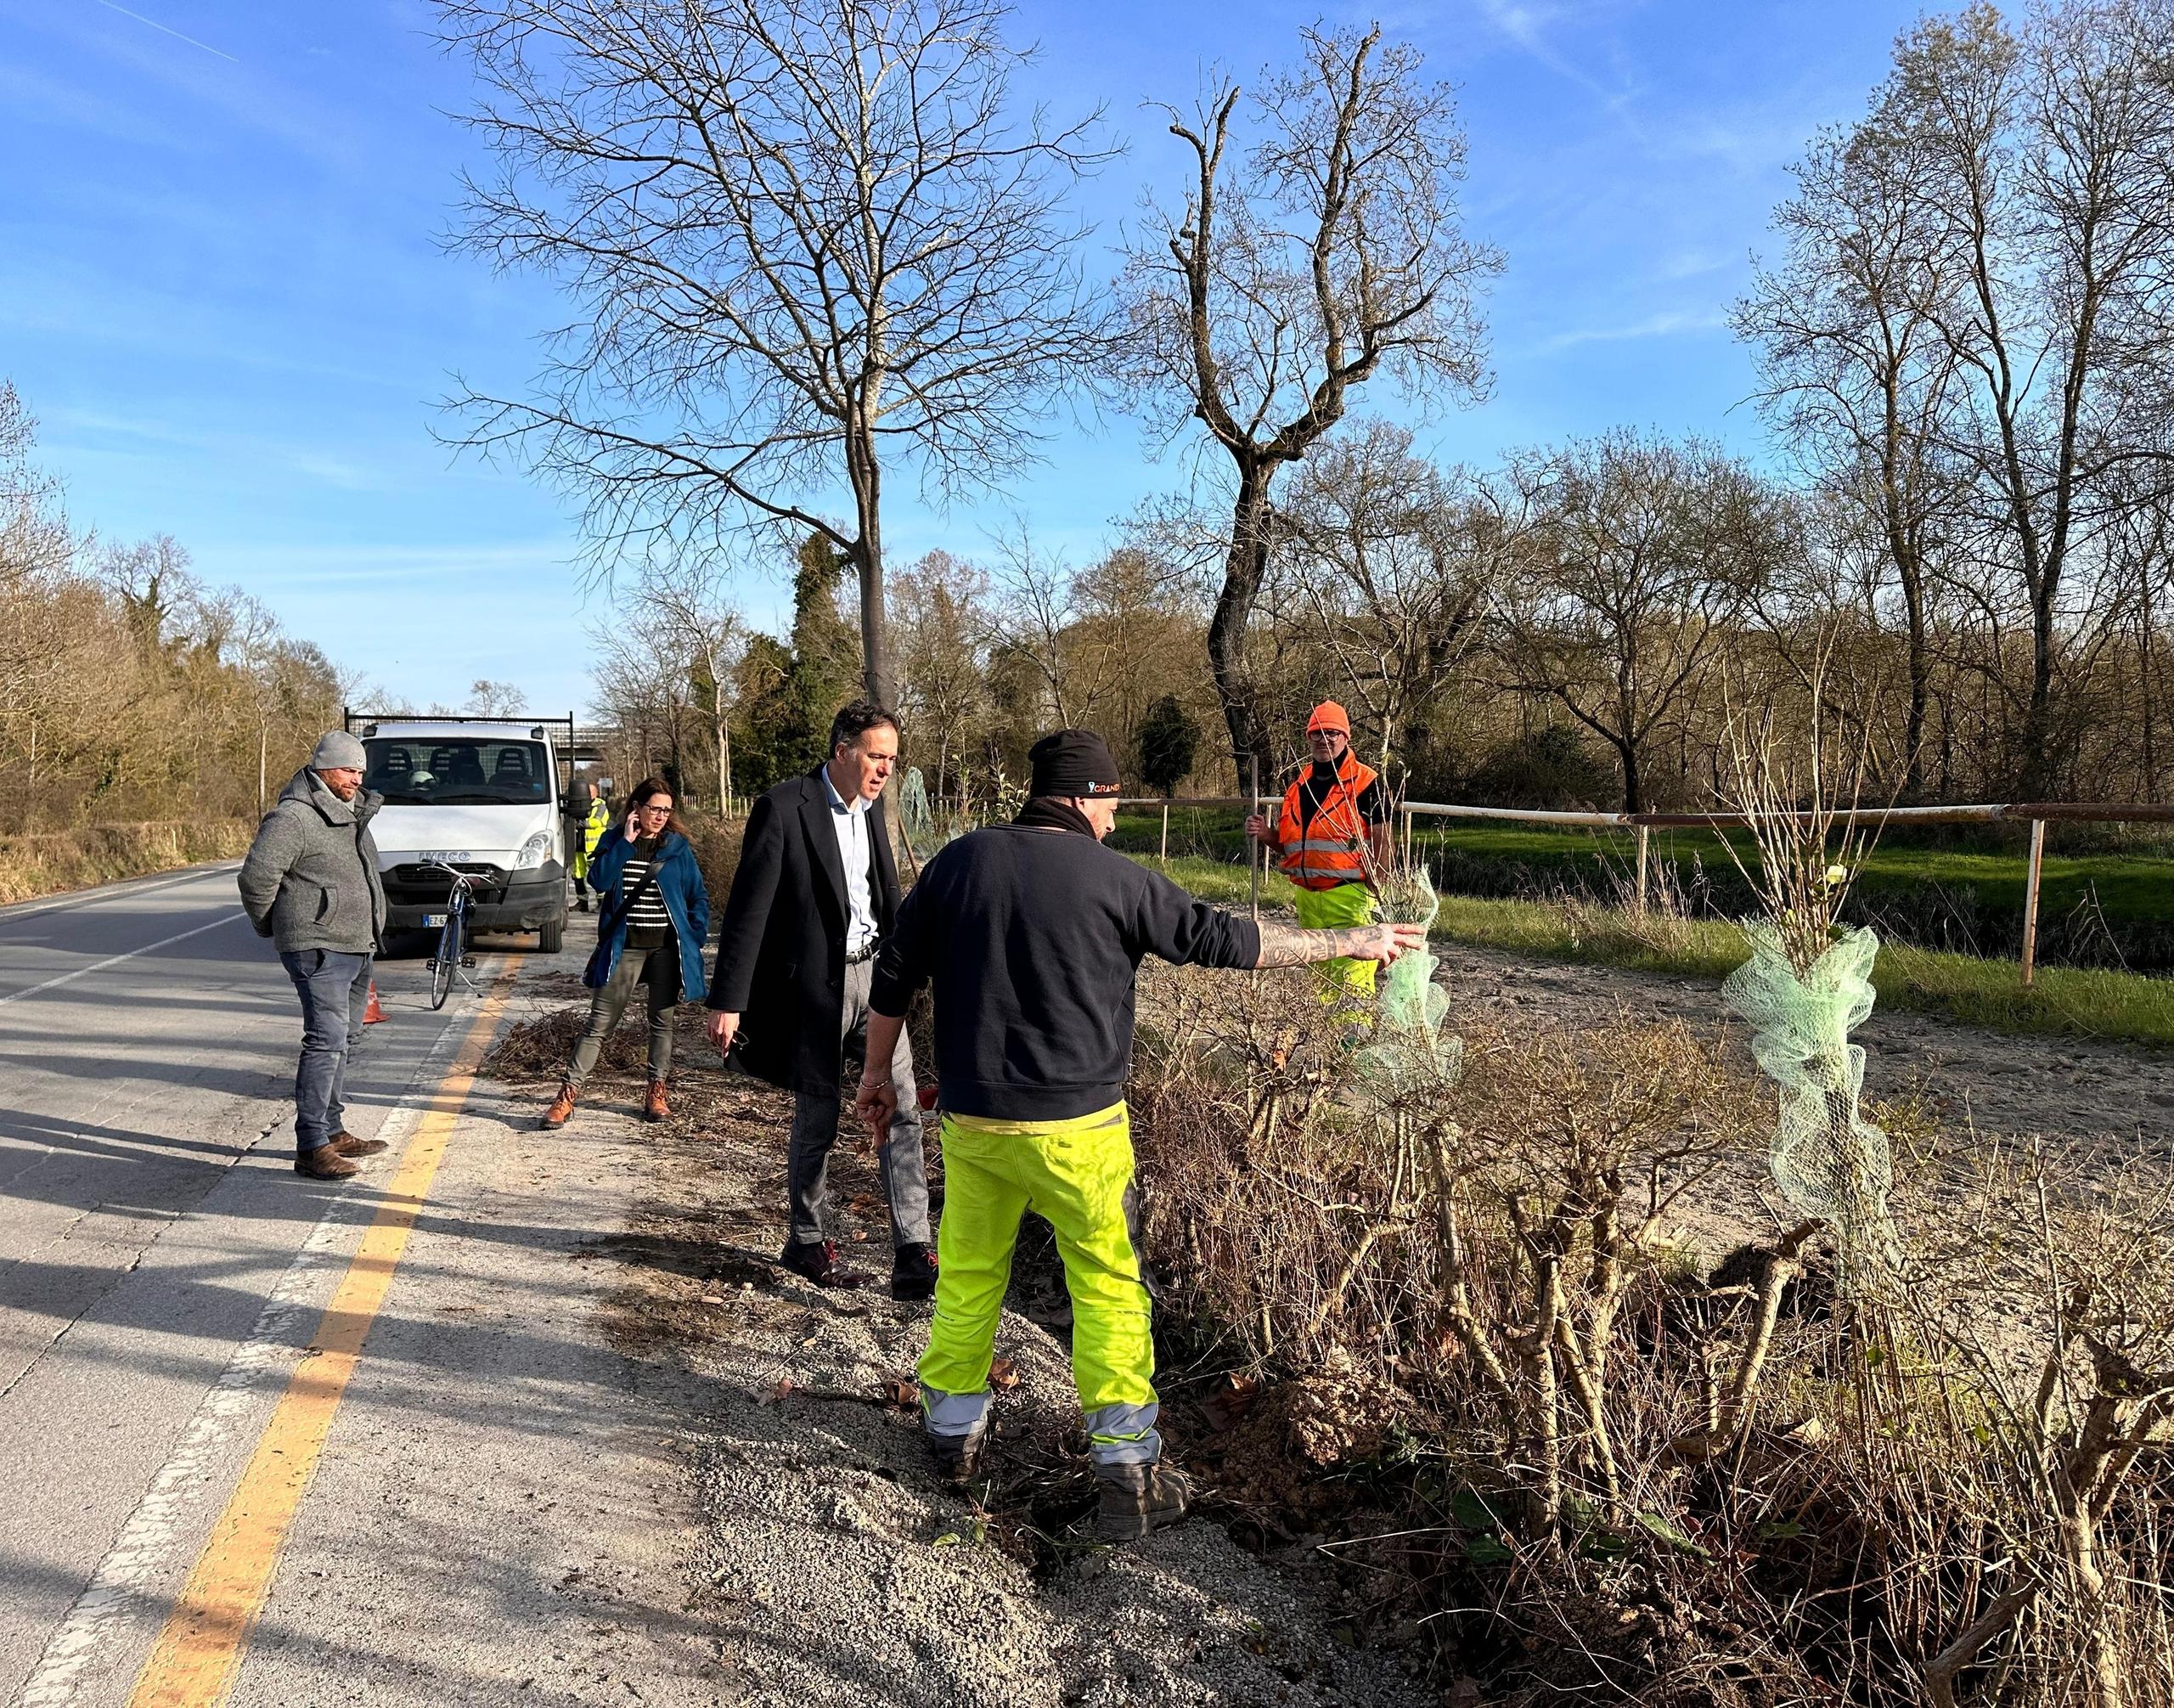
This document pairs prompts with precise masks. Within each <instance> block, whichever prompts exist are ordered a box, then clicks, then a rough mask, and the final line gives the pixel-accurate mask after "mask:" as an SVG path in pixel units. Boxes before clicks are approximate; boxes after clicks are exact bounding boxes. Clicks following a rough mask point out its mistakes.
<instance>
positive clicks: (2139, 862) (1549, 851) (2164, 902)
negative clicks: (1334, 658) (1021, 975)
mask: <svg viewBox="0 0 2174 1708" xmlns="http://www.w3.org/2000/svg"><path fill="white" fill-rule="evenodd" d="M1238 819H1239V815H1237V814H1236V812H1234V811H1230V810H1212V809H1202V810H1186V809H1174V811H1173V812H1172V814H1171V817H1170V841H1171V848H1172V852H1173V853H1185V854H1210V855H1216V854H1219V855H1224V856H1226V857H1235V856H1236V854H1237V852H1238V843H1239V833H1238ZM1161 826H1162V817H1161V815H1160V814H1159V813H1157V812H1154V811H1152V810H1141V811H1129V812H1124V813H1121V814H1119V815H1118V831H1119V834H1120V837H1121V838H1122V840H1123V842H1124V846H1125V847H1127V848H1130V849H1132V850H1134V851H1135V852H1144V851H1146V849H1148V848H1153V847H1154V846H1155V845H1156V843H1157V838H1158V837H1159V835H1160V831H1161ZM2066 828H2067V827H2066V826H2060V825H2056V826H2053V827H2052V830H2051V831H2050V832H2049V840H2048V843H2047V854H2046V859H2045V868H2044V875H2043V879H2042V888H2041V893H2040V897H2039V906H2040V909H2041V910H2042V912H2045V913H2047V914H2053V913H2063V912H2066V911H2068V910H2070V909H2072V908H2074V907H2075V906H2077V905H2079V904H2081V902H2082V900H2083V899H2084V895H2085V892H2086V889H2087V888H2092V889H2095V890H2096V891H2097V893H2098V905H2099V906H2100V907H2101V908H2102V909H2104V911H2105V913H2106V915H2107V916H2108V917H2109V919H2110V918H2120V919H2132V920H2152V921H2165V922H2174V837H2165V838H2160V839H2158V840H2157V841H2155V842H2153V843H2143V844H2142V845H2140V846H2139V847H2137V848H2135V849H2132V850H2127V849H2125V850H2118V851H2116V850H2096V851H2092V852H2087V853H2075V854H2064V853H2062V852H2061V851H2060V846H2059V844H2060V838H2061V836H2062V833H2063V831H2064V829H2066ZM2007 834H2008V836H2011V837H2013V841H2014V843H2015V846H2014V847H2013V848H2012V849H2008V848H2001V849H1973V848H1947V847H1937V846H1933V847H1929V846H1924V845H1923V844H1922V843H1911V842H1906V841H1904V840H1903V839H1902V838H1901V836H1899V835H1890V836H1889V837H1884V838H1883V839H1882V841H1881V843H1879V845H1878V846H1877V847H1875V848H1873V853H1872V855H1871V857H1870V859H1868V860H1867V861H1866V862H1865V865H1864V868H1863V871H1862V872H1861V875H1860V877H1859V878H1858V882H1859V883H1860V885H1861V886H1862V887H1863V888H1866V889H1867V890H1868V891H1875V892H1876V891H1878V890H1880V889H1898V888H1905V887H1907V886H1912V885H1918V884H1926V883H1937V884H1942V885H1945V886H1946V887H1948V888H1954V889H1961V888H1965V887H1968V888H1972V889H1974V890H1975V891H1976V892H1977V894H1978V897H1979V899H1980V901H1981V902H1983V903H1985V905H1990V906H1999V907H2008V908H2013V909H2016V910H2021V908H2022V906H2023V898H2024V881H2025V855H2024V848H2023V837H2024V833H2023V831H2022V830H2021V828H2020V827H2015V828H2013V830H2011V831H2008V832H2007ZM1726 835H1727V837H1728V840H1729V842H1730V843H1732V844H1733V845H1734V847H1735V848H1736V851H1737V854H1738V856H1739V857H1740V858H1742V859H1743V860H1744V862H1745V863H1746V864H1747V865H1753V864H1755V856H1754V852H1753V849H1752V846H1751V839H1750V836H1749V832H1747V831H1729V832H1727V833H1726ZM1722 836H1723V833H1722V832H1720V831H1654V832H1653V837H1652V843H1651V846H1652V857H1653V860H1654V861H1655V862H1657V863H1659V862H1672V863H1674V864H1675V865H1676V867H1677V869H1678V870H1679V871H1691V870H1692V869H1693V868H1694V866H1697V865H1704V867H1705V868H1706V869H1707V870H1709V871H1713V872H1716V873H1719V872H1723V871H1734V870H1735V867H1734V865H1733V864H1732V861H1731V860H1730V856H1729V851H1728V849H1727V848H1724V847H1723V846H1722ZM1416 841H1417V843H1418V844H1419V846H1420V847H1421V848H1424V849H1426V850H1427V851H1428V852H1430V853H1454V854H1462V855H1463V856H1465V857H1467V858H1469V859H1473V860H1495V861H1500V862H1501V863H1503V864H1504V865H1519V866H1523V867H1525V868H1527V869H1529V871H1533V872H1535V873H1554V874H1559V875H1561V876H1564V877H1568V876H1569V875H1571V874H1573V873H1580V874H1583V875H1585V876H1586V877H1588V878H1590V877H1592V876H1593V875H1595V874H1601V873H1606V874H1611V875H1614V876H1618V877H1625V878H1626V879H1627V877H1628V876H1629V875H1630V873H1631V872H1632V871H1634V870H1635V869H1636V864H1637V858H1638V844H1637V838H1636V835H1635V834H1634V833H1633V832H1630V831H1582V830H1552V829H1549V828H1546V827H1545V826H1532V825H1514V824H1486V823H1478V824H1469V823H1468V824H1458V825H1455V826H1448V825H1441V824H1431V825H1430V824H1428V823H1427V822H1426V821H1424V820H1422V821H1421V823H1420V826H1419V827H1418V830H1417V832H1416Z"/></svg>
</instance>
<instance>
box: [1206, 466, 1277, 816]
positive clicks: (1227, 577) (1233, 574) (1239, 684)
mask: <svg viewBox="0 0 2174 1708" xmlns="http://www.w3.org/2000/svg"><path fill="white" fill-rule="evenodd" d="M1272 472H1273V465H1270V466H1269V467H1266V468H1263V467H1259V466H1257V465H1252V464H1248V463H1241V464H1240V465H1239V470H1238V495H1237V498H1236V500H1235V501H1234V502H1233V504H1232V505H1231V546H1230V550H1229V553H1228V554H1227V555H1225V558H1224V561H1223V587H1222V590H1221V591H1220V592H1219V593H1218V594H1217V595H1215V615H1214V619H1213V620H1212V621H1211V622H1210V623H1208V666H1209V668H1210V669H1212V670H1213V671H1214V675H1215V692H1216V696H1217V697H1218V698H1219V700H1221V702H1223V721H1224V724H1225V725H1226V726H1227V727H1228V729H1229V730H1230V732H1231V764H1232V765H1233V766H1234V767H1235V768H1236V772H1237V775H1238V779H1239V781H1240V783H1241V785H1242V784H1243V782H1244V781H1245V777H1246V772H1247V766H1248V763H1249V762H1251V761H1253V760H1255V759H1258V760H1259V761H1260V763H1261V764H1262V766H1263V768H1264V769H1269V770H1270V772H1271V775H1272V773H1273V760H1272V758H1271V756H1270V754H1269V753H1268V752H1267V741H1266V731H1265V730H1263V729H1262V728H1261V727H1260V721H1259V719H1258V718H1257V717H1255V715H1254V709H1253V685H1252V684H1251V682H1250V681H1248V679H1247V676H1246V666H1245V651H1246V628H1247V624H1248V623H1249V622H1250V621H1251V620H1252V617H1253V600H1255V599H1257V598H1258V597H1259V595H1260V584H1261V580H1262V578H1263V577H1264V575H1265V574H1266V573H1267V571H1268V520H1269V501H1268V487H1269V481H1270V476H1271V474H1272Z"/></svg>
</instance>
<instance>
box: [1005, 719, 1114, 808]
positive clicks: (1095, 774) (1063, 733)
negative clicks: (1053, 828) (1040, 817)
mask: <svg viewBox="0 0 2174 1708" xmlns="http://www.w3.org/2000/svg"><path fill="white" fill-rule="evenodd" d="M1027 762H1028V764H1029V765H1031V766H1032V767H1033V778H1032V781H1030V782H1029V783H1028V793H1029V794H1033V795H1062V796H1067V797H1073V798H1081V797H1085V796H1089V795H1114V794H1115V793H1117V792H1118V789H1119V788H1120V787H1121V786H1122V784H1121V783H1120V781H1119V780H1118V762H1117V759H1116V758H1115V756H1114V755H1112V753H1111V752H1110V749H1109V744H1108V743H1107V742H1106V741H1103V740H1102V738H1101V736H1098V735H1096V734H1095V732H1094V731H1093V730H1057V731H1056V733H1055V734H1053V735H1048V736H1043V737H1042V739H1041V740H1040V741H1037V742H1035V743H1034V745H1033V747H1030V748H1028V750H1027Z"/></svg>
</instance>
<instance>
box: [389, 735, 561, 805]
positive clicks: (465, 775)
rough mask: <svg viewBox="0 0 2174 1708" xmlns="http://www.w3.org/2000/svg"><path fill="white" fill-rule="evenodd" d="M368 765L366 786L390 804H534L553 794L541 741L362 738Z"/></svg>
mask: <svg viewBox="0 0 2174 1708" xmlns="http://www.w3.org/2000/svg"><path fill="white" fill-rule="evenodd" d="M363 751H364V752H365V753H368V754H369V762H370V763H369V770H368V771H367V772H366V773H364V775H363V787H364V788H366V789H375V791H376V792H378V793H379V794H380V795H383V796H384V797H385V803H386V805H387V806H389V807H456V806H457V807H495V806H534V805H537V804H538V803H542V802H544V801H548V800H549V799H550V798H551V777H550V772H549V767H548V766H547V765H546V764H545V763H544V744H543V743H542V742H540V741H490V740H488V739H487V738H479V737H475V736H420V737H418V738H416V739H414V740H413V741H388V740H386V739H385V738H383V737H378V738H376V739H374V740H371V741H365V742H363Z"/></svg>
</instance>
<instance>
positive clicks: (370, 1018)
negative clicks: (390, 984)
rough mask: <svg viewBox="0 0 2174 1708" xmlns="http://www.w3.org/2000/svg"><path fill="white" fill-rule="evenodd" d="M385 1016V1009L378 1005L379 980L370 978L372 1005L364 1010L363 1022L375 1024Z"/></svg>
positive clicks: (366, 1024)
mask: <svg viewBox="0 0 2174 1708" xmlns="http://www.w3.org/2000/svg"><path fill="white" fill-rule="evenodd" d="M384 1018H385V1010H384V1009H383V1008H381V1007H380V1006H378V1000H377V980H375V978H373V979H372V980H370V1006H369V1007H367V1008H365V1009H363V1025H365V1026H375V1025H376V1024H377V1023H378V1022H379V1021H380V1020H382V1019H384Z"/></svg>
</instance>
